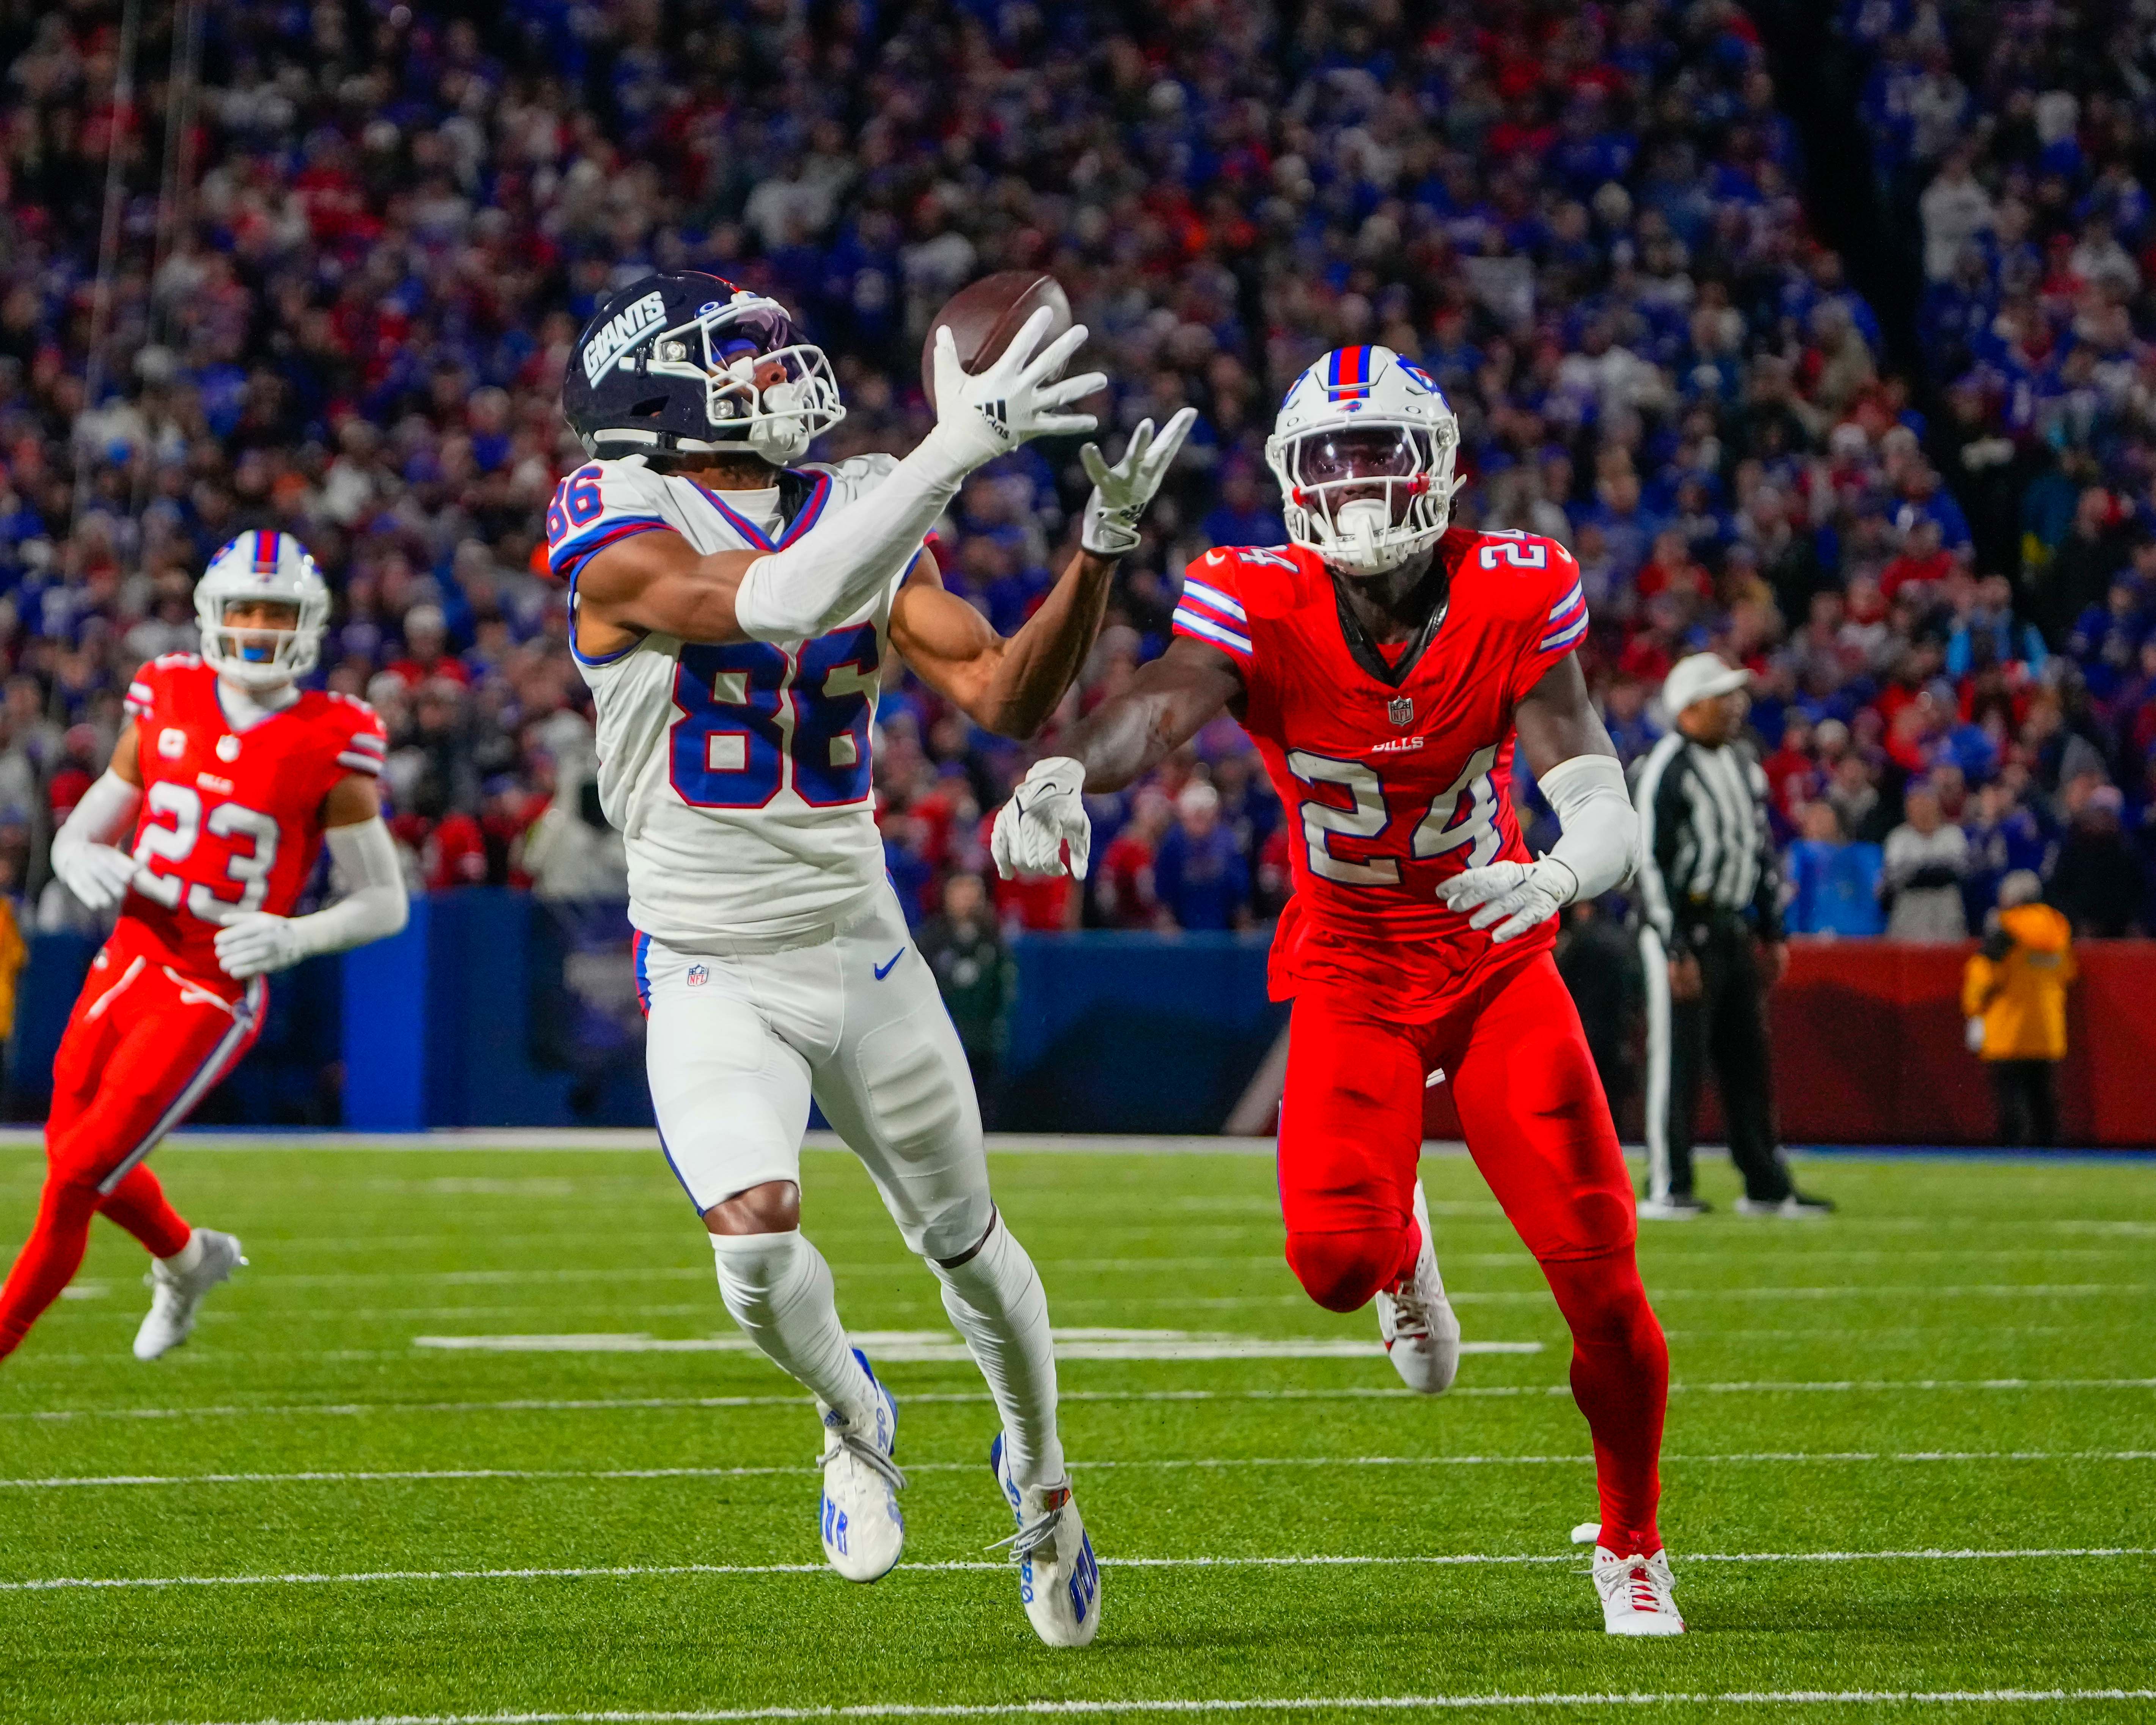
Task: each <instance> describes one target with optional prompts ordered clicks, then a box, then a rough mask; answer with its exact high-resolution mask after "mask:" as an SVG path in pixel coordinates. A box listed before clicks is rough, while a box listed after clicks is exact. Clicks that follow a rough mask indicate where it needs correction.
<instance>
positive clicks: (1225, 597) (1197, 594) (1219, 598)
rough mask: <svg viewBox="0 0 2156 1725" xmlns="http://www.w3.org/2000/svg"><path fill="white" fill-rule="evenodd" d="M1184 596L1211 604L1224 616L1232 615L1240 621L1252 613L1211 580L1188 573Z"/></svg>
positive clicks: (1185, 579)
mask: <svg viewBox="0 0 2156 1725" xmlns="http://www.w3.org/2000/svg"><path fill="white" fill-rule="evenodd" d="M1183 598H1186V599H1196V600H1198V601H1199V603H1202V604H1205V605H1209V606H1210V607H1211V608H1213V609H1214V610H1215V611H1218V612H1219V614H1221V615H1222V616H1223V617H1232V618H1234V619H1235V621H1236V622H1238V623H1244V622H1247V621H1248V620H1249V619H1250V614H1249V613H1248V612H1247V611H1245V610H1244V608H1242V606H1241V605H1240V603H1238V602H1237V601H1236V600H1235V599H1234V598H1231V597H1230V596H1229V594H1227V593H1224V592H1223V591H1222V590H1221V589H1220V588H1217V587H1214V586H1213V585H1212V584H1211V583H1209V582H1204V581H1199V580H1195V579H1193V578H1191V577H1189V576H1187V575H1186V576H1185V577H1184V578H1183Z"/></svg>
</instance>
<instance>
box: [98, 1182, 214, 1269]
mask: <svg viewBox="0 0 2156 1725" xmlns="http://www.w3.org/2000/svg"><path fill="white" fill-rule="evenodd" d="M98 1209H100V1211H102V1212H103V1213H104V1214H105V1215H107V1216H110V1218H111V1219H113V1220H114V1221H115V1222H117V1223H118V1224H120V1225H121V1227H122V1228H125V1229H126V1230H127V1231H128V1232H129V1233H130V1234H131V1235H134V1236H135V1237H136V1239H137V1240H141V1242H142V1244H143V1245H144V1246H146V1248H147V1249H148V1250H149V1253H150V1255H151V1257H153V1258H169V1257H171V1256H172V1255H173V1254H174V1253H176V1252H179V1251H183V1250H186V1248H187V1241H188V1240H190V1239H191V1238H193V1235H194V1230H193V1228H191V1227H189V1226H188V1225H187V1221H186V1220H185V1219H184V1218H182V1216H181V1214H180V1213H179V1212H178V1211H177V1210H176V1209H173V1208H172V1205H171V1204H168V1203H167V1202H166V1199H165V1189H164V1188H163V1187H162V1185H160V1184H159V1183H158V1182H157V1176H156V1175H155V1174H153V1173H151V1172H150V1169H149V1167H148V1165H147V1164H146V1163H139V1162H138V1163H136V1164H135V1166H134V1167H133V1168H130V1169H128V1171H127V1177H126V1178H125V1179H123V1180H122V1181H121V1183H119V1184H118V1185H117V1186H115V1187H114V1188H113V1189H112V1190H111V1192H110V1194H109V1195H108V1196H107V1197H106V1198H105V1201H104V1202H103V1203H102V1204H99V1205H98Z"/></svg>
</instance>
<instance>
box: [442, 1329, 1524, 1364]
mask: <svg viewBox="0 0 2156 1725" xmlns="http://www.w3.org/2000/svg"><path fill="white" fill-rule="evenodd" d="M1054 1333H1055V1357H1056V1358H1057V1359H1059V1360H1075V1359H1091V1360H1229V1359H1362V1358H1370V1357H1373V1356H1382V1355H1383V1353H1384V1351H1385V1348H1384V1344H1383V1343H1382V1342H1379V1341H1378V1340H1376V1339H1375V1338H1374V1337H1360V1336H1229V1335H1205V1334H1199V1333H1195V1332H1191V1331H1188V1330H1128V1329H1059V1330H1057V1331H1055V1332H1054ZM850 1340H852V1341H853V1342H855V1343H858V1344H859V1345H860V1346H861V1347H862V1348H866V1349H868V1350H869V1352H870V1353H872V1354H874V1355H875V1358H877V1359H878V1360H879V1361H882V1362H891V1361H896V1362H899V1363H911V1364H935V1363H942V1364H957V1365H962V1364H966V1363H970V1362H971V1360H972V1359H973V1355H972V1353H969V1352H968V1349H967V1347H966V1344H965V1343H963V1342H962V1341H960V1340H959V1339H958V1338H957V1337H956V1336H954V1335H952V1333H951V1332H949V1331H948V1330H940V1331H939V1330H855V1331H853V1332H850ZM412 1345H413V1347H414V1348H436V1349H446V1350H449V1351H452V1352H459V1353H733V1354H755V1353H759V1351H760V1350H759V1349H758V1348H757V1345H756V1343H754V1342H752V1340H750V1339H749V1338H748V1337H746V1336H650V1335H644V1334H627V1335H624V1334H621V1333H619V1332H610V1331H602V1332H587V1333H583V1334H577V1335H521V1334H518V1335H505V1336H414V1337H413V1338H412ZM1542 1351H1543V1344H1542V1343H1539V1342H1463V1343H1461V1344H1460V1352H1461V1353H1541V1352H1542Z"/></svg>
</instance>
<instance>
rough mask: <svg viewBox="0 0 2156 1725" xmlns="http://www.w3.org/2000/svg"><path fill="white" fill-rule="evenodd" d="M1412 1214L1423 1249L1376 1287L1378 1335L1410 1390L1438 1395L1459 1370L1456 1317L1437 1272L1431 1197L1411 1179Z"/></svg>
mask: <svg viewBox="0 0 2156 1725" xmlns="http://www.w3.org/2000/svg"><path fill="white" fill-rule="evenodd" d="M1414 1219H1415V1226H1416V1227H1418V1228H1419V1229H1420V1230H1422V1250H1420V1251H1419V1252H1417V1253H1416V1254H1415V1261H1414V1271H1413V1272H1412V1273H1411V1274H1409V1275H1408V1276H1404V1277H1403V1278H1402V1279H1401V1280H1400V1281H1399V1282H1398V1283H1397V1284H1395V1285H1394V1286H1392V1287H1389V1288H1380V1289H1379V1290H1378V1339H1379V1340H1381V1341H1382V1342H1383V1343H1384V1344H1385V1352H1386V1353H1388V1354H1389V1355H1390V1356H1391V1357H1392V1362H1393V1369H1394V1371H1396V1372H1398V1373H1399V1374H1400V1377H1401V1378H1402V1380H1403V1381H1404V1383H1405V1384H1407V1387H1408V1388H1409V1389H1412V1390H1415V1391H1418V1392H1419V1393H1420V1394H1424V1395H1442V1394H1444V1393H1445V1391H1446V1390H1448V1389H1451V1388H1452V1380H1453V1379H1454V1378H1455V1377H1457V1376H1458V1375H1459V1373H1460V1320H1459V1318H1458V1317H1455V1315H1454V1313H1453V1310H1452V1302H1451V1301H1450V1300H1448V1299H1446V1298H1445V1281H1444V1278H1443V1277H1441V1276H1439V1275H1438V1273H1437V1245H1436V1243H1435V1239H1434V1237H1433V1236H1432V1235H1431V1233H1430V1201H1429V1200H1428V1199H1426V1198H1424V1196H1423V1190H1422V1182H1421V1181H1419V1180H1417V1181H1416V1182H1415V1189H1414Z"/></svg>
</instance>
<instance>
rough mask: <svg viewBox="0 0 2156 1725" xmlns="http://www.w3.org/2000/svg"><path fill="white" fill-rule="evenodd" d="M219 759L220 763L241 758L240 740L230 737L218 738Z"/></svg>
mask: <svg viewBox="0 0 2156 1725" xmlns="http://www.w3.org/2000/svg"><path fill="white" fill-rule="evenodd" d="M217 757H218V760H220V761H237V760H238V759H239V738H238V737H233V736H229V735H227V736H224V737H219V738H218V740H217Z"/></svg>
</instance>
